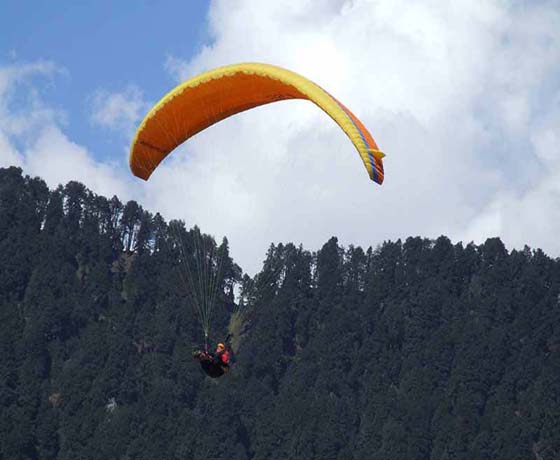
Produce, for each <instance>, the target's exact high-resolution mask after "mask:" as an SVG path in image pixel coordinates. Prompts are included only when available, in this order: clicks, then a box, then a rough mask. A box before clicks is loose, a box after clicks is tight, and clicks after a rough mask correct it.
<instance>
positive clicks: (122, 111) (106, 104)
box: [91, 85, 149, 137]
mask: <svg viewBox="0 0 560 460" xmlns="http://www.w3.org/2000/svg"><path fill="white" fill-rule="evenodd" d="M91 105H92V113H91V120H92V122H93V123H94V124H96V125H99V126H103V127H105V128H110V129H113V130H118V131H123V132H124V133H125V134H126V135H127V136H128V137H132V134H133V133H134V131H135V130H136V124H137V123H138V121H139V120H140V119H141V118H142V117H143V116H144V114H145V112H146V111H147V110H148V109H149V104H148V103H147V102H146V101H144V97H143V93H142V91H141V90H140V89H139V88H138V87H136V86H134V85H129V86H128V87H126V88H125V89H124V90H123V91H122V92H112V93H111V92H108V91H105V90H98V91H97V92H96V93H95V94H94V96H93V98H92V101H91Z"/></svg>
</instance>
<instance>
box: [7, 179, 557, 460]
mask: <svg viewBox="0 0 560 460" xmlns="http://www.w3.org/2000/svg"><path fill="white" fill-rule="evenodd" d="M188 205H189V204H188V202H187V203H185V206H188ZM194 224H195V223H191V222H187V223H186V228H185V227H184V225H183V224H182V223H181V222H171V223H167V222H166V221H165V220H164V219H163V218H162V217H161V216H160V215H158V214H156V215H153V214H151V213H149V212H147V211H145V210H143V209H142V208H141V207H140V206H139V205H138V204H137V203H135V202H128V203H122V202H120V201H119V199H118V198H117V197H113V198H111V199H109V198H105V197H102V196H97V195H95V194H94V193H92V192H91V191H89V190H88V189H87V188H86V187H85V186H84V185H82V184H80V183H76V182H71V183H68V184H67V185H66V186H64V187H62V186H61V187H59V188H57V189H55V190H49V189H48V188H47V186H46V185H45V183H44V182H43V181H42V180H40V179H38V178H30V177H26V176H24V175H23V174H22V172H21V170H20V169H17V168H9V169H0V458H1V459H6V460H18V459H45V460H46V459H58V460H82V459H83V460H85V459H99V460H101V459H103V460H108V459H115V460H117V459H119V460H124V459H142V460H158V459H164V460H165V459H173V460H175V459H176V460H179V459H197V460H198V459H200V460H202V459H204V460H208V459H234V460H241V459H259V460H265V459H339V460H351V459H355V460H358V459H364V460H366V459H374V460H387V459H390V460H401V459H403V460H404V459H407V460H413V459H414V460H452V459H453V460H455V459H457V460H458V459H461V460H471V459H475V460H527V459H537V460H557V459H559V458H560V297H559V294H560V263H559V262H558V261H556V260H554V259H551V258H550V257H548V256H546V255H545V254H544V253H543V252H542V251H540V250H531V249H529V248H525V250H523V251H511V252H508V251H507V250H506V248H505V247H504V245H503V244H502V242H501V241H500V240H499V239H496V238H492V239H488V240H487V241H486V243H484V244H483V245H480V246H477V245H474V244H467V245H464V244H455V245H454V244H452V243H451V242H450V240H449V239H447V238H446V237H443V236H442V237H440V238H438V239H437V240H435V241H433V240H428V239H422V238H408V239H407V240H406V241H404V242H402V241H400V240H399V241H396V242H385V243H384V244H382V245H380V246H379V247H376V248H367V249H362V248H360V247H355V246H349V247H346V248H343V247H341V246H340V245H339V244H338V241H337V239H336V238H334V237H333V238H332V239H330V240H329V241H328V242H326V243H325V244H324V246H323V247H322V248H321V249H320V250H319V251H318V252H317V253H314V252H311V251H308V250H305V249H304V248H302V247H298V246H295V245H294V244H291V243H289V244H277V245H271V247H270V249H269V251H268V253H267V254H263V259H264V265H263V269H262V271H261V272H260V273H259V274H257V275H256V276H255V277H253V278H250V277H248V276H247V275H242V272H241V270H240V268H239V267H238V266H237V265H236V264H235V262H234V261H233V260H232V259H231V257H230V256H229V254H228V242H227V240H225V239H224V241H220V242H215V241H214V240H213V239H212V237H209V236H203V238H205V241H206V243H207V244H208V247H212V248H214V250H216V251H220V253H221V254H223V257H224V265H223V269H222V270H220V272H219V279H218V287H219V292H220V295H219V298H218V302H217V306H216V308H215V314H214V318H213V321H212V328H211V337H210V339H211V340H212V341H214V342H215V341H217V340H223V339H224V337H225V336H226V335H227V333H228V326H229V328H230V329H233V330H234V331H235V335H234V337H233V344H234V347H235V349H236V363H235V365H234V367H233V369H232V370H231V371H230V372H229V373H228V374H227V375H225V376H224V377H222V378H220V379H217V380H212V379H209V378H208V377H206V376H205V375H204V374H203V373H202V372H201V370H200V367H199V366H198V364H197V363H196V362H195V361H194V360H193V359H192V356H191V352H192V350H193V348H195V347H197V346H200V345H201V343H202V341H203V335H202V331H201V328H200V324H199V322H198V318H197V316H196V315H195V314H194V312H193V311H192V309H191V308H190V306H189V305H188V302H187V301H186V297H187V295H186V292H185V283H184V282H182V279H181V275H180V271H179V260H180V257H181V254H180V248H178V247H177V245H176V244H174V239H173V232H172V230H173V231H174V232H175V234H177V233H180V234H181V235H182V236H183V237H184V238H185V241H186V242H187V243H186V246H185V247H187V248H190V247H191V245H190V243H189V241H190V242H191V243H192V241H194V238H195V237H196V236H197V235H198V236H201V235H200V233H199V230H198V229H197V228H196V227H195V226H194ZM191 227H192V228H191ZM202 230H204V229H202ZM371 232H372V235H373V236H374V235H375V229H371ZM234 287H236V289H237V292H238V293H239V295H238V296H237V298H235V299H234V298H233V292H234Z"/></svg>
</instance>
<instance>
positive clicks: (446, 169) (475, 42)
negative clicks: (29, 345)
mask: <svg viewBox="0 0 560 460" xmlns="http://www.w3.org/2000/svg"><path fill="white" fill-rule="evenodd" d="M209 24H210V28H211V33H212V39H213V40H212V42H211V43H210V44H209V45H208V46H206V47H205V48H203V49H202V50H201V51H200V52H199V53H198V54H197V55H196V56H195V57H194V58H192V59H190V60H186V61H185V60H181V59H180V58H178V57H176V56H175V57H172V58H169V59H168V61H167V68H168V70H169V72H170V73H171V74H172V75H174V76H175V77H176V78H177V79H178V80H183V79H186V78H188V77H190V76H192V75H195V74H196V73H198V72H200V71H202V70H206V69H209V68H212V67H215V66H219V65H224V64H226V63H234V62H242V61H262V62H269V63H274V64H278V65H281V66H285V67H287V68H290V69H292V70H295V71H297V72H299V73H301V74H303V75H305V76H307V77H309V78H311V79H313V80H315V81H317V82H318V83H319V84H320V85H321V86H323V87H324V88H326V89H327V90H328V91H329V92H331V93H333V94H335V95H336V96H337V97H338V98H339V99H341V100H342V101H343V102H344V103H346V104H347V105H348V106H349V107H350V108H351V109H352V110H353V111H354V112H355V113H356V114H357V115H358V116H360V118H361V119H362V120H363V121H364V122H365V124H366V126H368V127H369V128H370V130H371V131H372V134H373V136H374V137H375V138H376V140H377V141H378V143H379V145H380V147H381V148H382V149H383V150H384V151H386V152H387V155H388V156H387V158H386V161H385V165H386V182H385V184H384V185H383V186H382V187H381V188H379V187H377V186H375V185H373V184H371V183H370V182H369V181H368V179H367V176H366V175H365V173H364V171H363V170H362V169H361V166H360V162H359V160H358V159H357V157H356V156H355V154H354V151H353V149H352V146H351V144H350V143H349V142H348V140H347V139H346V138H345V137H344V135H343V134H342V133H340V132H339V131H338V130H337V129H336V127H335V126H334V124H333V123H332V122H330V120H328V118H327V117H326V116H325V115H324V114H323V113H321V111H320V110H318V109H316V108H315V107H313V106H311V107H309V106H310V104H308V105H306V104H305V103H294V102H284V103H280V104H274V105H273V106H267V107H263V108H260V109H256V110H253V111H251V112H247V113H245V114H242V115H240V116H238V117H236V118H234V119H229V120H226V121H225V122H222V123H220V124H219V125H217V126H214V127H212V128H210V129H209V130H207V131H206V132H204V133H202V134H200V135H199V136H197V137H196V138H195V139H192V140H191V141H189V143H188V144H187V145H186V146H184V147H183V148H181V149H180V151H179V152H176V153H175V154H174V156H173V158H172V159H169V160H168V161H167V162H165V164H163V165H162V167H160V170H159V171H158V172H156V174H155V175H154V177H153V179H152V180H151V181H150V183H148V184H147V187H149V189H150V197H151V199H152V200H153V203H154V207H158V208H159V207H163V208H165V209H166V210H167V213H168V214H175V215H181V216H184V217H185V218H186V219H187V221H191V222H193V221H196V222H200V224H201V225H202V227H203V228H206V229H208V230H210V231H212V232H215V233H218V234H221V233H225V234H226V235H228V237H229V238H230V241H231V243H232V252H233V254H234V256H235V257H236V259H237V260H238V261H239V262H240V263H241V264H242V266H243V267H244V268H246V269H249V270H251V271H254V270H255V269H258V266H259V262H260V260H261V259H262V256H263V254H264V252H265V249H266V247H267V245H268V244H269V243H270V242H271V241H294V242H296V243H298V242H303V243H304V245H305V246H307V247H309V248H317V247H319V246H320V245H321V244H322V243H323V242H324V241H325V240H326V239H327V238H328V237H329V236H330V235H338V236H339V237H340V238H341V240H342V241H343V242H345V243H357V244H362V245H365V246H367V245H370V244H373V245H376V244H378V243H380V242H382V241H383V240H384V239H388V238H390V239H395V238H397V237H406V236H409V235H415V234H420V235H425V236H428V237H436V236H438V235H440V234H447V235H449V236H451V237H452V238H454V239H462V238H468V239H470V238H473V239H475V240H477V241H481V240H484V239H485V238H486V237H488V236H493V235H500V236H502V237H503V238H504V240H505V241H506V243H509V244H511V245H515V246H519V245H521V246H522V245H523V244H525V243H529V244H532V245H533V246H543V247H548V248H550V250H551V251H554V254H558V253H559V252H560V247H557V244H556V243H553V242H554V241H556V235H557V233H558V231H559V230H560V228H557V227H559V226H560V219H557V218H554V216H556V213H557V212H558V211H557V210H558V209H560V206H559V204H560V203H558V200H557V199H556V190H555V188H554V187H553V184H554V183H556V179H557V178H558V176H559V173H560V162H558V161H556V159H557V158H558V157H559V155H558V154H559V153H560V152H559V147H558V145H559V144H558V140H559V139H558V134H557V131H558V129H557V127H558V121H560V106H559V103H558V97H557V96H556V95H557V94H560V93H559V91H560V12H558V11H556V10H555V9H554V8H553V7H552V6H551V4H550V3H548V4H547V3H542V4H541V3H537V2H534V3H524V4H523V5H520V4H518V3H515V2H504V1H494V2H483V3H480V2H478V3H473V2H469V1H466V0H465V1H459V2H453V3H452V4H446V3H442V2H438V1H435V0H434V1H429V0H428V1H423V2H415V3H410V2H407V1H404V0H402V1H365V0H362V1H360V0H356V1H339V2H332V1H311V0H308V1H303V2H298V5H297V6H294V3H293V2H289V1H288V0H284V1H282V0H279V1H276V2H274V3H270V2H253V1H249V0H239V1H236V2H235V6H232V3H231V2H230V1H223V0H222V1H215V2H213V3H212V5H211V9H210V13H209ZM177 196H182V197H185V200H184V201H183V200H178V199H176V197H177ZM547 216H548V217H547ZM537 217H538V218H540V219H547V218H549V219H550V220H549V221H547V222H548V223H547V224H546V225H543V226H542V227H539V230H535V229H533V230H531V228H532V227H535V220H534V219H535V218H537ZM558 217H560V216H558ZM553 218H554V219H553ZM512 224H513V225H512ZM516 228H517V229H518V230H515V229H516Z"/></svg>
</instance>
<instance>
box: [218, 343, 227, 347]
mask: <svg viewBox="0 0 560 460" xmlns="http://www.w3.org/2000/svg"><path fill="white" fill-rule="evenodd" d="M225 347H226V346H225V345H224V344H223V343H222V342H220V343H219V344H218V345H217V348H225Z"/></svg>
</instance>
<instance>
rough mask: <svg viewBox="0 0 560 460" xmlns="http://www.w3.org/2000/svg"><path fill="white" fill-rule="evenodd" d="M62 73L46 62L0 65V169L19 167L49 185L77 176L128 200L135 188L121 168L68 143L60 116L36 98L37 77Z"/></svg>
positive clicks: (41, 77)
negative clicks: (101, 160) (99, 160)
mask: <svg viewBox="0 0 560 460" xmlns="http://www.w3.org/2000/svg"><path fill="white" fill-rule="evenodd" d="M61 72H64V71H63V70H61V69H60V68H58V67H57V66H56V65H55V64H53V63H50V62H35V63H27V64H17V63H16V64H13V65H10V66H6V67H1V68H0V167H6V166H19V167H21V168H23V170H24V172H25V174H30V175H32V176H40V177H42V178H43V179H44V180H45V181H46V182H47V184H48V185H49V186H50V187H56V186H57V185H59V184H66V183H67V182H68V181H71V180H78V181H81V182H83V183H84V184H86V185H87V186H88V187H89V188H90V189H91V190H93V191H95V192H96V193H100V194H104V195H108V196H112V195H114V194H118V195H119V196H120V197H121V199H124V200H126V199H129V198H131V197H132V195H133V190H134V188H133V187H132V186H131V185H130V182H131V180H130V179H129V178H128V176H125V175H124V174H123V172H122V171H123V168H122V166H121V165H117V164H109V163H103V162H98V161H96V160H95V158H94V156H93V155H92V154H91V153H90V152H88V151H87V149H86V148H85V147H83V146H80V145H79V144H77V143H75V142H73V141H71V140H70V139H69V138H68V136H67V135H66V134H65V133H64V125H65V114H64V113H61V112H60V111H58V110H53V109H52V108H50V107H49V106H47V105H45V104H44V103H43V101H42V100H41V98H40V97H39V96H38V91H37V87H40V85H41V79H44V78H51V77H52V76H53V75H54V74H57V73H61ZM16 96H17V97H16Z"/></svg>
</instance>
